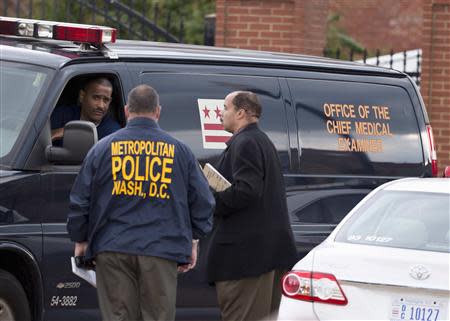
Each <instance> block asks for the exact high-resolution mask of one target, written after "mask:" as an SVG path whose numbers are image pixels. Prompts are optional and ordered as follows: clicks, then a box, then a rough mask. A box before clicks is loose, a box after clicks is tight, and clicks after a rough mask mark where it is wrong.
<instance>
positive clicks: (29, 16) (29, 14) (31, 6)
mask: <svg viewBox="0 0 450 321" xmlns="http://www.w3.org/2000/svg"><path fill="white" fill-rule="evenodd" d="M32 16H33V0H30V1H28V19H31V17H32Z"/></svg>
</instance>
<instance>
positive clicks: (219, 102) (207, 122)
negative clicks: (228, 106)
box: [198, 99, 231, 149]
mask: <svg viewBox="0 0 450 321" xmlns="http://www.w3.org/2000/svg"><path fill="white" fill-rule="evenodd" d="M223 103H224V100H223V99H198V112H199V115H200V124H201V126H202V141H203V148H205V149H225V147H227V145H226V144H225V143H226V142H227V141H228V140H229V139H230V137H231V133H229V132H227V131H225V129H224V128H223V125H222V122H221V117H222V112H223Z"/></svg>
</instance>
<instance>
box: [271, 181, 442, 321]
mask: <svg viewBox="0 0 450 321" xmlns="http://www.w3.org/2000/svg"><path fill="white" fill-rule="evenodd" d="M449 218H450V179H448V178H407V179H401V180H397V181H393V182H389V183H386V184H384V185H382V186H380V187H379V188H377V189H376V190H374V191H373V192H371V193H370V194H369V195H367V196H366V197H365V198H364V199H363V200H362V201H361V202H360V203H359V204H358V205H357V206H356V207H355V208H354V209H353V210H352V211H351V212H350V213H349V214H348V215H347V216H346V217H345V218H344V220H343V221H342V222H341V223H340V224H339V225H338V226H337V227H336V229H335V230H334V231H333V232H332V233H331V234H330V236H329V237H328V238H327V239H326V240H325V241H324V242H323V243H322V244H320V245H319V246H317V247H316V248H315V249H313V250H312V251H311V252H310V253H309V254H308V255H307V256H306V257H305V258H303V259H302V260H301V261H299V262H298V263H297V264H296V265H295V266H294V268H293V269H292V271H290V272H289V273H287V274H286V275H285V276H284V277H283V279H282V288H283V297H282V301H281V305H280V311H279V317H278V319H279V320H308V321H310V320H389V321H401V320H408V321H410V320H417V321H419V320H420V321H438V320H449V316H450V315H449V305H450V291H449V288H450V282H449V279H450V254H449V252H450V240H449V237H450V236H449V234H450V222H449Z"/></svg>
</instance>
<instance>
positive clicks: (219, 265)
mask: <svg viewBox="0 0 450 321" xmlns="http://www.w3.org/2000/svg"><path fill="white" fill-rule="evenodd" d="M224 107H225V108H224V112H223V115H222V123H223V126H224V128H225V130H227V131H229V132H231V133H233V136H232V137H231V139H230V140H229V141H228V142H227V148H226V149H225V151H224V152H223V154H222V155H221V157H220V158H219V161H218V163H217V164H216V165H217V169H218V170H219V172H220V173H221V174H222V175H223V176H224V177H225V178H226V179H228V180H229V181H230V182H231V183H232V185H231V187H229V188H227V189H226V190H224V191H222V192H218V193H215V199H216V210H215V214H214V215H215V226H214V230H213V233H212V238H211V243H210V247H209V251H208V267H207V274H208V281H209V282H211V283H215V285H216V290H217V297H218V301H219V306H220V309H221V313H222V319H223V320H224V321H231V320H232V321H239V320H242V321H243V320H246V321H248V320H260V319H263V318H265V317H267V316H268V315H269V314H271V313H274V312H275V310H276V309H277V308H278V305H279V300H280V296H281V293H280V280H279V275H280V273H281V272H280V271H283V270H287V269H289V268H291V267H292V265H293V264H295V263H296V261H297V251H296V248H295V244H294V239H293V234H292V230H291V227H290V223H289V217H288V212H287V205H286V195H285V187H284V181H283V175H282V173H281V166H280V161H279V158H278V154H277V151H276V149H275V146H274V145H273V143H272V142H271V141H270V139H269V138H268V137H267V135H266V134H265V133H263V132H262V131H261V130H260V129H259V128H258V120H259V117H260V116H261V111H262V107H261V104H260V102H259V100H258V97H257V96H256V95H255V94H254V93H252V92H242V91H239V92H232V93H230V94H229V95H228V96H227V97H226V98H225V102H224Z"/></svg>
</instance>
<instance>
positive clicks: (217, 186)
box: [203, 163, 231, 192]
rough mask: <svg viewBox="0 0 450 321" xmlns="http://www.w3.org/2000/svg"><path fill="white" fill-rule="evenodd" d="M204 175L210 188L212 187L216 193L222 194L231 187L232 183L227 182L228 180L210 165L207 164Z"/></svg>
mask: <svg viewBox="0 0 450 321" xmlns="http://www.w3.org/2000/svg"><path fill="white" fill-rule="evenodd" d="M203 174H205V177H206V179H207V180H208V183H209V186H211V187H212V189H214V190H215V191H216V192H222V191H223V190H226V189H227V188H228V187H230V186H231V183H230V182H229V181H227V179H226V178H225V177H223V176H222V175H221V174H220V173H219V172H218V171H217V169H215V168H214V167H213V166H212V165H211V164H210V163H206V164H205V166H204V167H203Z"/></svg>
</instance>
